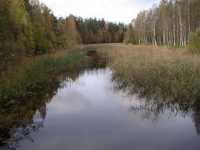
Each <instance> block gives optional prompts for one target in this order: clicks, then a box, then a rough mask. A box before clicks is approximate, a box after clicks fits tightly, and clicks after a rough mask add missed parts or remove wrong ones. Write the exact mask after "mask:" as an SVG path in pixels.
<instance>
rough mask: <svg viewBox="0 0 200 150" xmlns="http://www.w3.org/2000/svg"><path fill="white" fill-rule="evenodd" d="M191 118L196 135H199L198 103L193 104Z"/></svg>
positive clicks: (199, 117) (199, 111)
mask: <svg viewBox="0 0 200 150" xmlns="http://www.w3.org/2000/svg"><path fill="white" fill-rule="evenodd" d="M192 118H193V122H194V125H195V127H196V131H197V134H199V135H200V101H198V102H196V103H195V104H194V107H193V114H192Z"/></svg>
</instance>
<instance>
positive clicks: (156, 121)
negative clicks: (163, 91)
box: [0, 69, 200, 150]
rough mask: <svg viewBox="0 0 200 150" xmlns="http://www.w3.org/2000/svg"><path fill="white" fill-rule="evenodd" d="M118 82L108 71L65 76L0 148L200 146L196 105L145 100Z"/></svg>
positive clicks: (175, 149)
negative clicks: (50, 94)
mask: <svg viewBox="0 0 200 150" xmlns="http://www.w3.org/2000/svg"><path fill="white" fill-rule="evenodd" d="M116 84H117V83H116V82H115V81H113V80H112V72H111V71H110V70H109V69H99V70H90V71H85V72H83V73H81V74H80V75H79V76H78V77H77V78H76V79H75V80H74V81H72V80H70V79H66V80H65V81H64V82H63V83H62V86H61V87H59V88H58V90H56V92H54V94H53V95H54V96H53V97H52V98H50V100H48V102H44V103H40V104H39V105H37V106H36V108H37V109H35V111H34V109H33V110H32V113H33V117H32V118H31V119H30V120H31V121H29V122H26V123H25V124H24V125H23V126H21V127H18V128H15V129H14V130H13V131H12V132H10V134H11V135H12V136H11V139H10V140H9V141H8V144H7V145H4V147H2V148H0V149H8V147H9V148H10V149H12V148H13V150H14V149H17V150H18V149H19V150H199V149H200V136H199V134H198V133H200V132H199V131H200V111H198V109H197V108H195V109H193V108H190V109H188V110H187V111H182V110H181V109H179V107H178V106H177V107H176V106H175V105H168V106H165V105H162V104H161V103H159V104H158V105H155V103H154V104H152V103H147V102H146V100H145V99H142V98H138V97H137V95H135V94H130V93H129V94H128V92H127V91H126V90H120V89H117V88H115V87H116ZM27 107H28V106H27ZM26 115H28V114H26ZM30 116H32V115H30Z"/></svg>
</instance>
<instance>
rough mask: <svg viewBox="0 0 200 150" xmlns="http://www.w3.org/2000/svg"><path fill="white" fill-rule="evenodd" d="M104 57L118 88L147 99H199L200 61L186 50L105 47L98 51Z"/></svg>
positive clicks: (147, 47)
mask: <svg viewBox="0 0 200 150" xmlns="http://www.w3.org/2000/svg"><path fill="white" fill-rule="evenodd" d="M99 52H100V53H101V54H102V55H106V56H107V57H108V64H109V66H110V68H112V69H113V72H114V73H113V75H114V77H113V79H114V80H117V81H118V82H119V87H121V88H122V87H128V88H129V90H131V92H136V93H139V95H140V96H145V97H148V98H150V99H152V98H154V99H155V98H158V99H160V98H162V99H165V100H166V101H173V100H176V102H178V103H179V104H180V103H181V104H183V103H185V102H186V101H187V100H190V101H191V102H196V100H198V99H200V59H199V56H195V55H191V54H189V53H188V52H187V51H186V50H180V49H179V50H175V49H167V48H155V47H151V46H131V45H120V44H118V45H108V46H107V47H103V48H99Z"/></svg>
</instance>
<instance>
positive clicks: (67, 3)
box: [40, 0, 159, 23]
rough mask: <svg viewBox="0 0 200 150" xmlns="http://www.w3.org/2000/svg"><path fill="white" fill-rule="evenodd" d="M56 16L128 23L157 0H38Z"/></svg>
mask: <svg viewBox="0 0 200 150" xmlns="http://www.w3.org/2000/svg"><path fill="white" fill-rule="evenodd" d="M40 1H41V2H43V3H45V4H46V5H47V6H48V7H49V8H50V9H52V10H53V12H54V14H55V15H56V16H59V17H60V16H62V17H66V16H68V15H69V14H73V15H76V16H81V17H84V18H89V17H92V18H94V17H96V18H105V20H108V21H113V22H124V23H129V22H130V21H131V20H132V19H133V18H134V17H136V15H137V13H138V12H139V11H141V10H143V9H147V8H150V7H151V6H152V5H153V4H154V3H157V2H158V1H159V0H40Z"/></svg>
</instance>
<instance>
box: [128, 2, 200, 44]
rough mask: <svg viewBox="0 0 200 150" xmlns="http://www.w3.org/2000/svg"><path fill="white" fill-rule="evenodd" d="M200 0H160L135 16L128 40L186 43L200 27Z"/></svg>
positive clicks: (133, 41)
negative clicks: (155, 5) (156, 4)
mask: <svg viewBox="0 0 200 150" xmlns="http://www.w3.org/2000/svg"><path fill="white" fill-rule="evenodd" d="M199 18H200V1H199V0H161V2H160V4H159V6H157V7H153V8H152V9H150V10H147V11H142V12H140V13H139V14H138V16H137V18H136V19H134V20H133V22H132V23H131V25H130V26H129V29H128V32H127V33H126V37H125V42H131V43H134V44H153V45H169V46H177V47H183V46H186V45H187V44H188V42H189V40H190V36H191V35H190V33H191V32H195V31H196V30H197V29H198V28H199V27H200V19H199Z"/></svg>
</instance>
